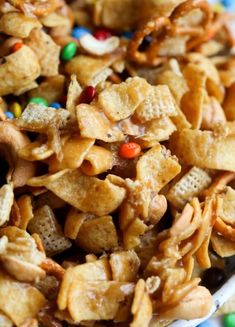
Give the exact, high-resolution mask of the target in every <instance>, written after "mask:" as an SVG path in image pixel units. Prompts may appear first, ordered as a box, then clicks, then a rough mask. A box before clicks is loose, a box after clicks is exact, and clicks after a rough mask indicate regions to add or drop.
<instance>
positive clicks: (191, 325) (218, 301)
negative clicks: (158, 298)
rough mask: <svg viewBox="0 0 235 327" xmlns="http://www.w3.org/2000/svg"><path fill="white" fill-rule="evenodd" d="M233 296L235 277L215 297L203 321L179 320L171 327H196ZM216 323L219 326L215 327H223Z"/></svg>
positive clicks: (234, 292) (234, 293)
mask: <svg viewBox="0 0 235 327" xmlns="http://www.w3.org/2000/svg"><path fill="white" fill-rule="evenodd" d="M233 295H235V276H232V277H231V278H230V279H229V280H228V281H227V282H226V283H225V284H224V285H223V286H222V287H221V288H220V289H219V290H218V291H217V292H216V293H215V294H214V295H213V302H214V303H213V307H212V309H211V312H210V313H209V315H208V316H207V317H205V318H203V319H195V320H190V321H188V320H178V321H175V322H174V323H172V324H171V325H170V326H171V327H195V326H197V325H199V324H201V323H202V322H204V321H205V320H207V319H208V318H209V317H210V316H212V315H213V313H214V312H216V311H217V310H218V309H219V308H220V307H221V306H222V305H223V304H224V303H225V302H227V301H228V300H229V299H230V298H231V297H232V296H233ZM214 323H215V324H217V325H215V327H218V326H221V324H219V322H218V320H217V321H216V320H214Z"/></svg>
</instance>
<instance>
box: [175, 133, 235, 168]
mask: <svg viewBox="0 0 235 327" xmlns="http://www.w3.org/2000/svg"><path fill="white" fill-rule="evenodd" d="M234 146H235V138H234V136H233V135H228V136H221V137H220V136H217V135H214V133H213V132H210V131H197V130H189V129H185V130H182V131H180V132H177V133H175V134H173V137H172V138H171V140H170V149H172V153H173V154H175V155H176V156H177V157H178V158H179V161H180V163H182V164H185V165H192V166H198V167H201V168H209V169H219V170H229V171H234V165H235V161H234V159H235V155H234Z"/></svg>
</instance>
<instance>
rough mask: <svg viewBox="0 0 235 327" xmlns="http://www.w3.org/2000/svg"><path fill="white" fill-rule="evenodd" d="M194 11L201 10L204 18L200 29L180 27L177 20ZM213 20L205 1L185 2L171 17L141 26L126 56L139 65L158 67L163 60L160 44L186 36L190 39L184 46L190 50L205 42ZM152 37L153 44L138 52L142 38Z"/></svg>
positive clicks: (193, 0) (191, 0)
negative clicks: (160, 53)
mask: <svg viewBox="0 0 235 327" xmlns="http://www.w3.org/2000/svg"><path fill="white" fill-rule="evenodd" d="M194 9H201V11H202V12H203V13H204V17H203V19H202V22H201V26H200V27H201V28H199V27H198V26H195V27H190V26H180V25H177V20H178V19H179V18H180V17H182V16H185V15H187V14H188V13H189V12H191V11H192V10H194ZM212 18H213V13H212V11H211V8H210V6H209V4H208V3H207V1H205V0H187V1H186V2H184V3H182V4H180V5H179V6H178V7H176V8H175V10H174V11H173V13H172V14H171V16H170V17H169V18H168V17H157V18H156V17H154V18H152V19H151V20H149V21H147V22H145V23H144V24H142V25H141V26H140V27H139V29H138V30H137V31H136V32H135V34H134V36H133V38H132V40H131V41H130V43H129V47H128V56H129V58H130V59H131V60H133V61H135V62H137V63H139V64H147V65H158V64H160V63H162V61H163V58H161V57H160V56H159V50H160V48H161V45H162V43H163V42H164V41H165V40H167V39H168V38H170V37H174V36H178V35H188V36H190V39H189V40H188V42H187V44H186V49H187V51H188V50H191V49H192V48H194V47H196V46H198V45H199V44H201V43H202V42H204V41H205V35H207V30H208V28H209V26H210V23H211V21H212ZM151 34H152V35H153V38H154V39H153V42H152V43H151V44H150V45H149V47H148V48H147V50H146V51H145V52H141V51H139V46H140V45H141V44H142V42H143V40H144V38H145V37H146V36H148V35H151Z"/></svg>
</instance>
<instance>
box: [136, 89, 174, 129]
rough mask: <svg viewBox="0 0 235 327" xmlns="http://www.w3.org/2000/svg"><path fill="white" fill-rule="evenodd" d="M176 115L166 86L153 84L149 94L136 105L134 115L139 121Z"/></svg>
mask: <svg viewBox="0 0 235 327" xmlns="http://www.w3.org/2000/svg"><path fill="white" fill-rule="evenodd" d="M164 116H168V117H171V116H177V110H176V107H175V103H174V99H173V97H172V95H171V93H170V90H169V88H168V86H166V85H158V86H154V87H153V88H152V90H151V91H150V94H149V95H148V96H147V97H146V98H145V99H144V100H143V101H142V102H141V103H140V105H139V106H138V107H137V109H136V111H135V113H134V117H135V118H136V119H137V120H138V121H139V122H141V123H145V122H148V121H150V120H153V119H156V118H160V117H164Z"/></svg>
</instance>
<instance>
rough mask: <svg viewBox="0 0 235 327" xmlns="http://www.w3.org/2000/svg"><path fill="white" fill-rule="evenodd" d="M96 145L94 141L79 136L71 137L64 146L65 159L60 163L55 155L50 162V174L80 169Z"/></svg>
mask: <svg viewBox="0 0 235 327" xmlns="http://www.w3.org/2000/svg"><path fill="white" fill-rule="evenodd" d="M94 143H95V140H94V139H87V138H82V137H81V136H79V135H78V134H74V135H71V136H70V137H69V138H68V139H67V140H65V142H64V144H63V145H62V153H63V159H62V160H60V161H59V160H58V159H57V157H56V155H53V156H51V157H50V159H49V160H48V164H49V172H51V173H54V172H56V171H59V170H63V169H66V168H68V169H76V168H79V167H80V166H81V164H82V162H83V160H84V159H85V157H86V156H87V154H88V153H89V151H90V150H91V148H92V146H93V144H94Z"/></svg>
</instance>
